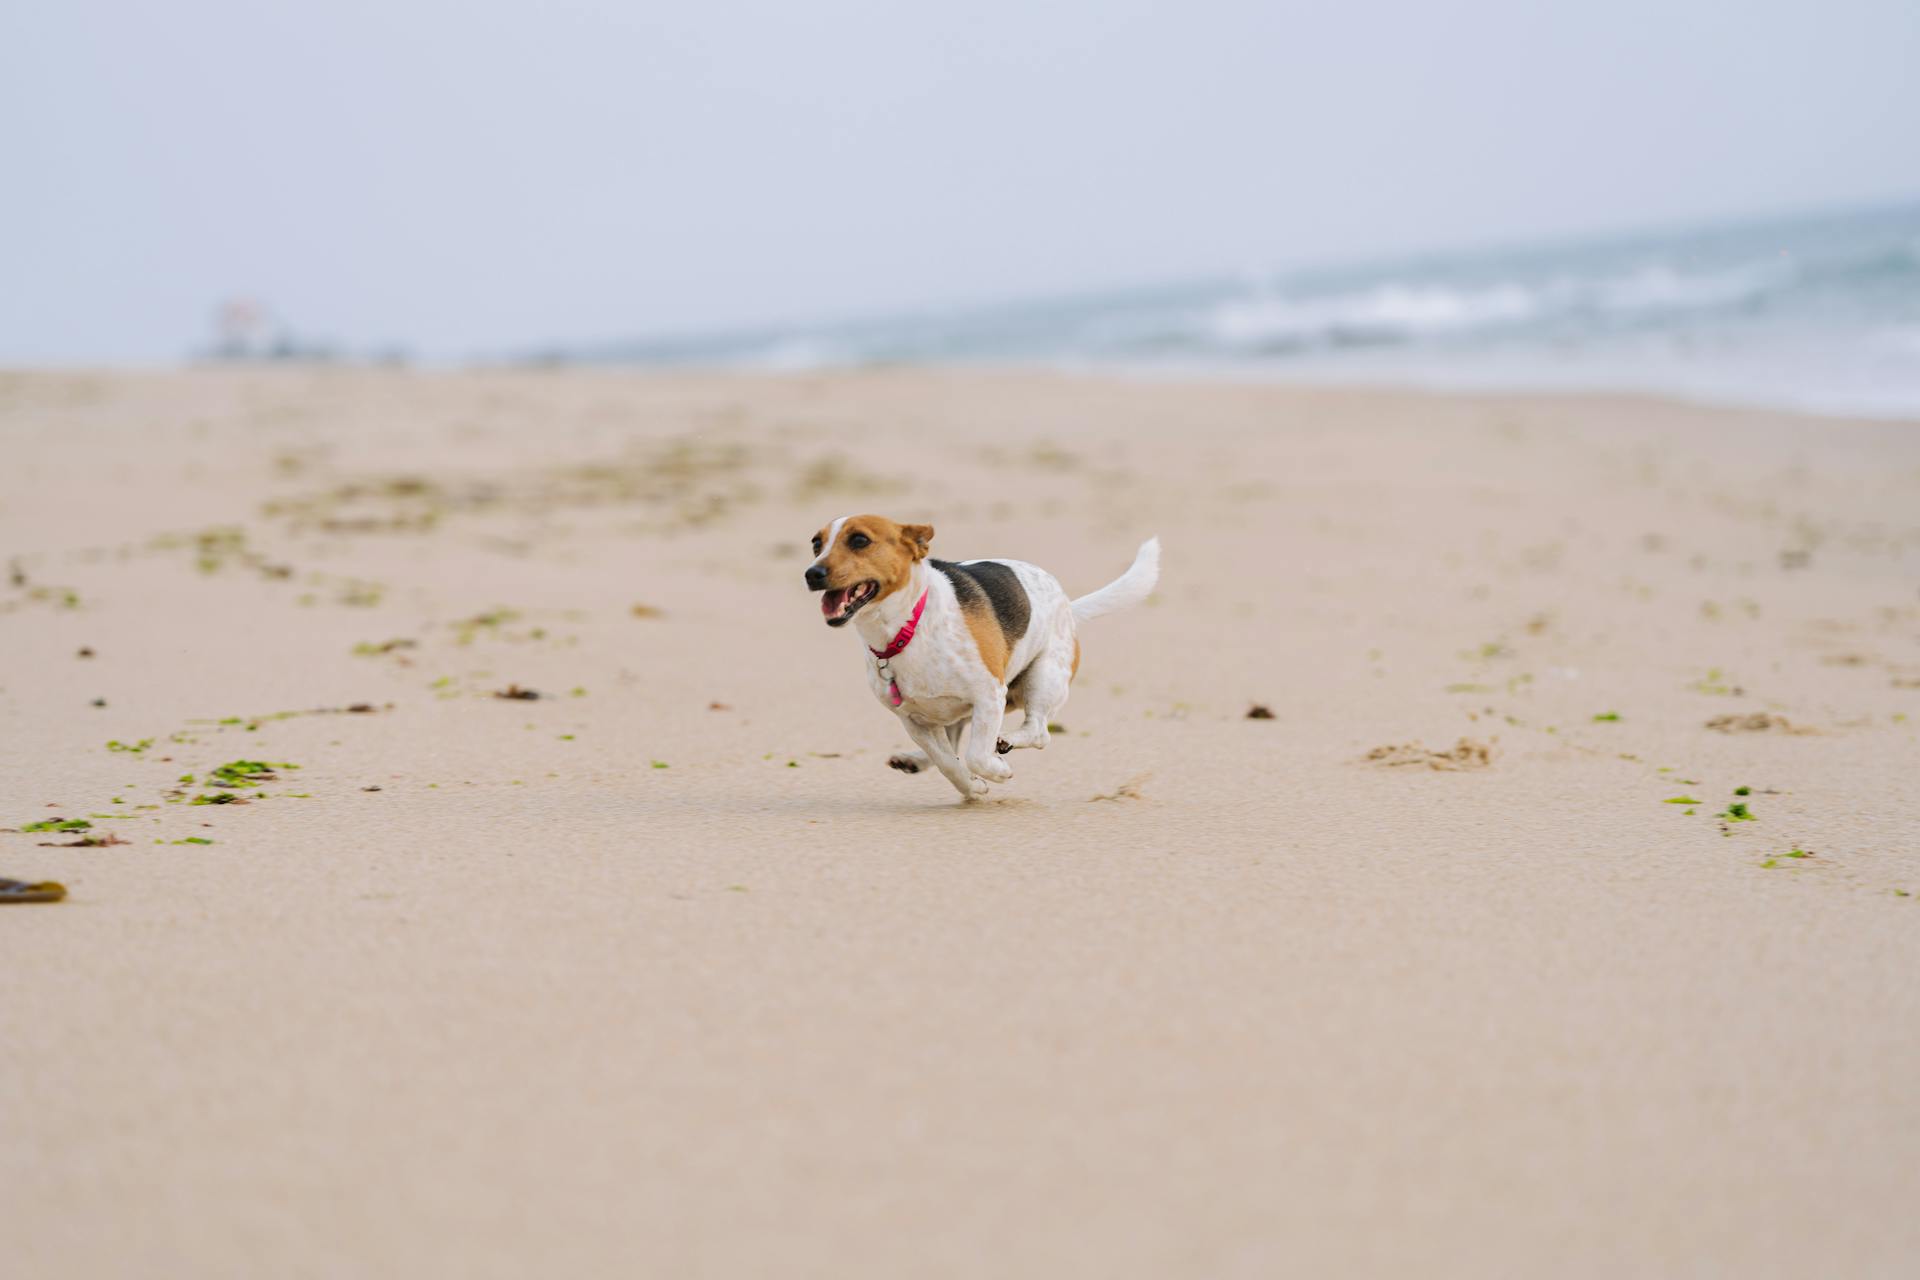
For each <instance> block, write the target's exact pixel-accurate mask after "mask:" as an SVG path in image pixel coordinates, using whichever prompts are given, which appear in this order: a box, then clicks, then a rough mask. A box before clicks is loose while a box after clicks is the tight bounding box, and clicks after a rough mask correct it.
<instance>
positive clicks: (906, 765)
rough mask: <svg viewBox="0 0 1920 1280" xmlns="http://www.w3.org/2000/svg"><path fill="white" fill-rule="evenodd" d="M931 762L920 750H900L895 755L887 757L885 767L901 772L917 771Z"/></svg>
mask: <svg viewBox="0 0 1920 1280" xmlns="http://www.w3.org/2000/svg"><path fill="white" fill-rule="evenodd" d="M931 763H932V761H930V760H928V759H927V757H926V753H924V752H920V751H902V752H901V753H900V754H899V755H897V756H888V757H887V767H888V768H889V769H898V770H899V771H900V772H902V773H918V772H920V771H921V770H922V769H924V768H926V767H927V766H928V765H929V764H931Z"/></svg>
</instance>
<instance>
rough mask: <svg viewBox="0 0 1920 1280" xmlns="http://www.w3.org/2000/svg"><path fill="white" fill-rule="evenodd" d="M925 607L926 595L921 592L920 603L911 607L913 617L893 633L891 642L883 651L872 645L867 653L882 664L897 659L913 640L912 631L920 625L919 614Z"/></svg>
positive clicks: (868, 647)
mask: <svg viewBox="0 0 1920 1280" xmlns="http://www.w3.org/2000/svg"><path fill="white" fill-rule="evenodd" d="M926 607H927V593H926V592H924V591H922V592H921V593H920V602H919V603H918V604H916V605H914V606H913V616H912V617H911V618H908V619H907V625H906V626H904V627H901V628H900V630H899V631H897V632H895V633H894V637H893V642H892V643H891V644H889V645H888V646H887V647H886V648H884V649H876V648H874V647H873V646H872V645H868V646H867V652H868V653H871V654H872V655H873V656H874V657H876V658H878V659H880V661H882V662H885V661H886V660H887V659H888V658H894V657H898V656H899V654H900V651H901V650H902V649H905V648H906V647H907V645H908V644H909V643H910V642H911V641H912V640H913V629H914V628H915V627H917V626H919V625H920V612H921V610H923V609H925V608H926Z"/></svg>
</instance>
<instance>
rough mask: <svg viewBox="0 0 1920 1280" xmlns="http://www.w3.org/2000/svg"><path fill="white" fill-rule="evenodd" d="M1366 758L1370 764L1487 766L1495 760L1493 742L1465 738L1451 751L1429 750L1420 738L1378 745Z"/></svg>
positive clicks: (1391, 765) (1433, 766) (1475, 767)
mask: <svg viewBox="0 0 1920 1280" xmlns="http://www.w3.org/2000/svg"><path fill="white" fill-rule="evenodd" d="M1364 758H1365V760H1366V763H1368V764H1377V765H1385V766H1386V767H1388V768H1396V767H1398V766H1401V765H1414V766H1421V765H1424V766H1425V767H1427V768H1429V769H1446V770H1462V769H1485V768H1487V767H1488V766H1489V765H1491V764H1492V763H1493V744H1492V743H1491V742H1476V741H1474V740H1473V739H1472V738H1462V739H1460V741H1458V742H1456V743H1454V744H1453V749H1452V750H1450V751H1429V750H1427V749H1426V747H1424V746H1422V745H1421V744H1420V743H1418V742H1401V743H1395V744H1394V745H1392V746H1386V747H1375V748H1374V749H1373V750H1371V751H1369V752H1367V754H1366V756H1365V757H1364Z"/></svg>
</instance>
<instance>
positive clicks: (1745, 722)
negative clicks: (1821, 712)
mask: <svg viewBox="0 0 1920 1280" xmlns="http://www.w3.org/2000/svg"><path fill="white" fill-rule="evenodd" d="M1707 728H1709V729H1712V730H1713V731H1714V732H1715V733H1817V732H1819V731H1818V730H1816V729H1802V728H1799V727H1797V726H1795V725H1794V723H1793V722H1792V721H1791V720H1789V719H1787V718H1786V717H1785V716H1776V715H1774V714H1773V713H1772V712H1770V711H1755V712H1751V713H1749V714H1746V715H1738V714H1729V715H1724V716H1715V717H1714V718H1713V719H1711V720H1709V721H1707Z"/></svg>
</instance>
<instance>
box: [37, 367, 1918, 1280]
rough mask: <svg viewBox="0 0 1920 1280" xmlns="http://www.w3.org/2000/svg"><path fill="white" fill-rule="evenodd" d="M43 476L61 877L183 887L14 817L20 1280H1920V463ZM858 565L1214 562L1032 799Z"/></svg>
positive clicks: (269, 458) (717, 418) (1633, 416)
mask: <svg viewBox="0 0 1920 1280" xmlns="http://www.w3.org/2000/svg"><path fill="white" fill-rule="evenodd" d="M0 464H3V466H0V469H3V470H4V475H5V483H4V485H3V486H0V574H5V575H6V576H0V826H4V827H10V828H19V827H22V826H24V825H26V824H28V823H33V822H39V821H43V820H46V819H48V818H52V817H59V818H65V819H72V820H80V821H87V822H90V823H91V828H90V832H88V833H81V834H93V835H96V836H99V835H105V834H107V833H112V834H113V835H115V836H118V837H120V838H122V839H124V840H125V841H126V843H125V844H116V845H113V846H110V847H94V848H62V847H48V844H47V842H61V841H69V840H73V839H75V838H76V836H75V835H58V834H47V833H22V832H18V831H14V832H8V833H0V875H4V876H11V877H14V878H17V879H27V880H34V879H43V878H50V879H55V880H58V881H61V882H63V883H64V884H65V885H66V886H67V887H68V889H69V891H70V895H69V897H68V899H67V900H66V901H65V902H63V903H59V904H56V905H48V906H13V907H6V908H0V966H4V972H5V974H6V985H5V1013H4V1030H3V1031H0V1135H4V1139H3V1140H0V1205H3V1206H4V1208H5V1212H6V1215H7V1220H8V1224H9V1226H8V1232H7V1236H8V1242H7V1246H6V1250H7V1254H8V1264H7V1266H6V1270H7V1271H8V1273H9V1274H11V1275H17V1276H21V1277H27V1276H36V1277H38V1276H46V1277H52V1276H61V1277H93V1276H125V1275H192V1276H195V1277H222V1276H235V1277H239V1276H246V1277H254V1276H261V1275H311V1276H345V1275H443V1274H444V1275H460V1276H520V1275H528V1274H545V1275H563V1274H571V1275H594V1274H620V1275H654V1276H751V1275H769V1276H770V1275H780V1276H822V1277H852V1276H877V1277H893V1276H934V1277H937V1276H966V1277H976V1276H977V1277H1012V1276H1021V1277H1026V1276H1035V1277H1057V1276H1103V1277H1131V1276H1142V1277H1144V1276H1262V1277H1265V1276H1273V1275H1339V1276H1363V1275H1385V1274H1399V1275H1421V1276H1487V1275H1528V1276H1547V1275H1551V1276H1619V1275H1728V1276H1732V1275H1738V1276H1742V1277H1754V1276H1807V1275H1846V1276H1856V1277H1858V1276H1893V1275H1897V1274H1908V1273H1909V1269H1910V1268H1911V1267H1912V1265H1913V1261H1914V1259H1915V1257H1916V1256H1920V1217H1916V1215H1915V1214H1914V1213H1913V1204H1914V1197H1915V1196H1916V1194H1920V1089H1916V1087H1915V1084H1916V1081H1920V896H1910V895H1920V427H1917V426H1915V425H1911V424H1897V423H1877V424H1876V423H1859V422H1839V421H1827V420H1818V419H1812V418H1802V417H1795V416H1790V415H1784V414H1774V413H1766V412H1757V411H1731V410H1712V409H1705V408H1695V407H1685V406H1679V405H1674V404H1668V403H1663V402H1658V401H1654V400H1641V399H1632V398H1608V397H1577V396H1565V397H1539V396H1534V397H1527V396H1461V397H1440V396H1427V395H1420V394H1413V393H1404V394H1403V393H1395V392H1386V391H1359V390H1353V391H1347V390H1306V389H1298V388H1280V387H1270V386H1252V385H1236V384H1228V383H1217V384H1193V383H1177V382H1171V381H1165V382H1163V381H1149V380H1123V379H1119V378H1108V379H1100V378H1091V377H1071V376H1066V375H1051V374H1040V373H1030V374H1029V373H990V372H951V373H934V372H916V371H907V370H897V371H895V370H881V371H874V372H862V373H834V374H804V375H793V376H764V377H755V376H744V375H743V376H733V377H728V376H705V375H699V376H696V375H685V376H681V375H674V376H664V375H662V376H640V375H631V374H623V373H621V374H616V373H593V372H541V371H527V372H498V373H452V374H422V373H406V372H400V371H393V372H383V371H351V370H324V369H322V370H299V369H291V370H263V371H248V370H196V371H187V372H178V373H154V374H144V375H135V374H125V375H104V374H103V375H86V374H59V375H56V374H33V373H19V374H10V375H5V376H3V377H0ZM857 511H876V512H880V513H883V514H887V515H891V516H895V517H899V518H902V519H912V520H920V521H927V522H930V523H932V524H933V525H935V526H936V529H937V534H936V538H935V542H934V549H935V552H936V554H940V555H943V556H946V557H950V558H956V559H964V558H972V557H981V556H1015V557H1018V558H1022V559H1029V560H1033V561H1036V562H1038V563H1040V564H1042V565H1044V566H1046V567H1048V568H1049V569H1051V570H1052V571H1054V572H1055V573H1056V574H1057V575H1058V576H1059V577H1060V578H1061V580H1062V581H1063V583H1065V585H1066V586H1067V588H1068V590H1069V591H1070V592H1074V593H1076V594H1077V593H1084V592H1086V591H1089V590H1091V589H1093V588H1094V587H1096V586H1099V585H1101V584H1102V583H1105V582H1107V581H1108V580H1110V579H1111V578H1113V577H1114V576H1116V575H1117V574H1118V573H1119V572H1120V571H1121V570H1122V569H1123V568H1125V567H1126V565H1127V563H1128V561H1129V560H1130V559H1131V557H1132V555H1133V551H1134V548H1135V547H1136V545H1137V544H1138V543H1139V541H1140V540H1141V539H1142V538H1144V537H1145V536H1147V535H1149V534H1154V533H1157V534H1159V535H1160V536H1161V537H1162V539H1163V540H1164V543H1165V565H1164V573H1163V577H1162V581H1161V585H1160V588H1159V591H1158V594H1157V596H1156V598H1155V600H1154V601H1152V602H1151V603H1150V604H1149V606H1148V607H1145V608H1143V609H1140V610H1138V611H1135V612H1132V613H1127V614H1121V615H1116V616H1113V617H1109V618H1103V619H1099V620H1096V621H1094V622H1092V623H1089V624H1088V625H1087V627H1086V628H1085V630H1084V631H1083V641H1084V644H1085V661H1084V663H1083V665H1082V667H1081V670H1080V674H1079V679H1078V682H1077V684H1076V686H1075V691H1074V696H1073V699H1072V702H1071V703H1070V704H1069V705H1068V706H1067V707H1066V708H1065V709H1064V711H1062V712H1061V713H1060V714H1059V715H1058V716H1057V719H1058V720H1059V721H1060V722H1061V723H1062V724H1064V725H1065V726H1066V728H1065V731H1064V732H1062V733H1059V734H1058V735H1056V736H1055V737H1054V739H1053V742H1052V745H1051V746H1050V747H1049V748H1048V749H1047V750H1046V751H1045V752H1021V753H1017V754H1016V755H1014V756H1012V757H1010V759H1011V762H1012V764H1013V765H1014V768H1015V777H1014V780H1013V781H1012V782H1011V783H1010V784H1008V785H1006V786H1003V787H997V788H995V791H994V793H993V795H992V796H991V797H990V798H989V799H988V800H987V801H985V802H983V803H979V804H975V805H971V806H967V805H961V804H959V803H957V802H956V797H955V796H954V795H953V793H952V791H951V789H950V788H949V787H948V786H947V785H946V784H945V783H944V782H943V781H941V780H940V779H939V778H938V777H937V776H920V777H906V776H903V775H901V774H898V773H895V772H893V771H891V770H889V769H887V768H886V767H885V763H884V762H885V759H886V756H887V755H888V754H889V753H890V752H892V751H894V750H896V749H899V748H900V747H901V746H902V745H903V741H904V740H903V738H902V735H901V734H900V732H899V730H898V729H897V727H896V725H895V722H894V720H893V718H892V716H891V715H889V714H888V713H887V712H886V711H885V710H883V709H882V708H881V707H879V706H878V705H877V704H875V703H874V701H873V700H872V699H871V697H870V696H869V695H868V694H867V692H866V690H865V685H864V674H863V662H862V657H861V655H860V653H859V646H858V642H857V640H856V639H855V638H853V637H852V636H851V635H850V634H848V633H843V632H840V631H833V630H829V629H828V628H826V627H824V626H823V625H821V621H820V618H819V614H818V611H817V600H816V598H815V597H812V596H810V595H808V594H807V593H806V591H805V589H804V587H803V584H802V582H801V576H800V575H801V570H802V568H803V567H804V566H805V564H806V560H807V557H806V556H805V555H804V554H803V548H804V545H805V543H806V541H807V539H808V538H809V537H810V536H811V534H812V533H813V531H814V530H815V529H817V528H818V527H819V526H820V525H821V524H822V523H823V522H825V521H826V520H828V519H830V518H831V517H833V516H836V515H839V514H843V513H847V512H857ZM83 650H84V651H87V652H90V653H91V655H92V656H81V655H82V652H83ZM514 687H517V688H519V689H521V690H532V691H535V692H537V693H539V694H540V695H541V696H540V697H539V698H538V699H536V700H525V699H516V698H502V697H498V696H495V695H496V694H497V693H499V692H504V691H508V690H509V689H511V688H514ZM96 699H98V700H104V703H105V705H104V706H98V705H95V700H96ZM1256 704H1257V705H1260V706H1263V707H1265V708H1267V709H1269V710H1270V711H1271V718H1259V719H1250V718H1248V712H1249V710H1250V709H1251V708H1252V707H1254V706H1255V705H1256ZM355 706H362V707H365V708H368V709H367V710H362V711H353V710H350V709H349V708H352V707H355ZM1614 717H1617V718H1614ZM1710 722H1715V723H1717V724H1718V725H1719V726H1720V727H1717V728H1716V727H1710ZM1462 739H1465V740H1467V746H1466V748H1465V749H1463V750H1459V751H1457V752H1456V750H1455V748H1456V744H1458V743H1460V742H1461V740H1462ZM110 742H116V743H119V744H121V747H122V748H123V749H113V748H111V747H110V746H109V745H108V744H109V743H110ZM143 744H145V745H143ZM1415 744H1418V745H1417V746H1416V745H1415ZM1482 747H1484V748H1485V750H1484V751H1482V750H1481V749H1480V748H1482ZM1381 748H1398V749H1399V750H1390V751H1387V752H1384V753H1378V754H1375V753H1377V752H1378V749H1381ZM1370 755H1374V757H1375V758H1372V759H1369V756H1370ZM233 761H257V762H263V763H266V764H271V765H281V766H286V767H281V768H279V769H277V770H276V771H275V773H276V776H275V777H272V778H265V779H261V780H260V782H259V785H257V786H254V787H242V788H238V789H236V790H234V791H233V792H232V794H235V795H237V796H240V797H243V798H245V799H246V800H247V801H248V803H246V804H244V805H240V804H227V805H207V804H202V805H196V804H193V803H192V802H191V801H192V800H193V798H194V797H197V796H202V795H215V794H219V791H218V789H217V788H215V787H212V786H211V785H210V784H209V781H208V776H209V773H210V772H211V771H212V770H214V769H215V768H217V767H218V766H220V765H222V764H226V763H229V762H233ZM294 765H297V766H298V768H297V769H295V768H292V767H291V766H294ZM184 775H192V776H193V779H194V780H193V781H191V782H186V781H181V779H182V778H183V776H184ZM1741 787H1746V788H1749V789H1750V790H1749V791H1748V793H1746V794H1745V795H1744V796H1737V795H1736V789H1737V788H1741ZM1679 797H1692V798H1693V799H1692V800H1691V801H1689V802H1687V803H1672V801H1673V800H1675V799H1676V798H1679ZM1734 804H1745V805H1746V806H1747V809H1746V812H1747V813H1748V814H1750V815H1751V819H1752V820H1750V821H1738V820H1729V819H1727V818H1723V817H1721V816H1718V815H1722V814H1726V813H1728V812H1729V806H1731V805H1734ZM90 815H105V816H90ZM188 840H207V841H211V842H212V843H210V844H194V843H181V842H182V841H188ZM1796 853H1800V854H1805V855H1806V856H1803V857H1800V856H1793V855H1794V854H1796Z"/></svg>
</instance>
